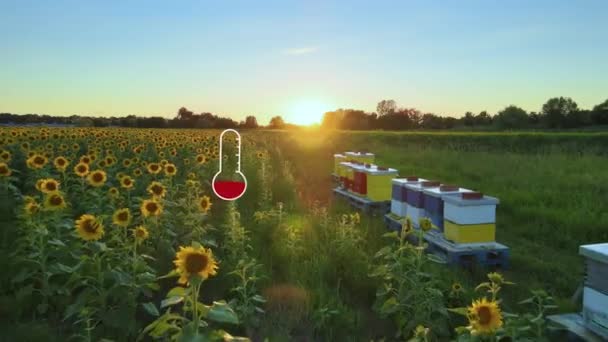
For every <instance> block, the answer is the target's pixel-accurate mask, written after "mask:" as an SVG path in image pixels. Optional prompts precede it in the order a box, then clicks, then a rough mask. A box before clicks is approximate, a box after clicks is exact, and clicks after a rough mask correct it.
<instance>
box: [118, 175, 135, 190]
mask: <svg viewBox="0 0 608 342" xmlns="http://www.w3.org/2000/svg"><path fill="white" fill-rule="evenodd" d="M134 184H135V181H134V180H133V178H131V177H130V176H123V177H122V178H120V186H121V187H123V188H124V189H132V188H133V185H134Z"/></svg>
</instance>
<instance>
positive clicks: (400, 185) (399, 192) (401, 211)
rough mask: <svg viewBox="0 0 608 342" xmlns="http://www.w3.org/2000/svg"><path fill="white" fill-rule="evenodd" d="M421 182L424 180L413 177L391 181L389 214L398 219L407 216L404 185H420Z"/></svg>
mask: <svg viewBox="0 0 608 342" xmlns="http://www.w3.org/2000/svg"><path fill="white" fill-rule="evenodd" d="M422 181H425V179H422V178H418V177H415V176H411V177H400V178H394V179H393V180H392V193H391V213H393V214H395V215H397V216H400V217H406V216H407V203H406V201H407V199H406V189H405V185H407V184H414V183H420V182H422Z"/></svg>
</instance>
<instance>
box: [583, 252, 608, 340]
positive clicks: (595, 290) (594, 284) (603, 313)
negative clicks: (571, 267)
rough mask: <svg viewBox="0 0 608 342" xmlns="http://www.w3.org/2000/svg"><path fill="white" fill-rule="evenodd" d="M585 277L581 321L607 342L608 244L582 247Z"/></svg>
mask: <svg viewBox="0 0 608 342" xmlns="http://www.w3.org/2000/svg"><path fill="white" fill-rule="evenodd" d="M579 253H580V254H581V255H583V256H584V257H585V263H586V272H585V273H586V276H585V287H584V289H583V319H584V321H585V324H586V326H587V328H589V330H591V331H593V332H595V333H596V334H598V335H600V336H602V337H603V338H605V339H607V340H608V243H599V244H593V245H583V246H580V248H579Z"/></svg>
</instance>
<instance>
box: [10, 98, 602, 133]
mask: <svg viewBox="0 0 608 342" xmlns="http://www.w3.org/2000/svg"><path fill="white" fill-rule="evenodd" d="M0 124H5V125H7V124H8V125H36V124H39V125H49V124H50V125H61V126H78V127H110V126H118V127H137V128H217V129H226V128H243V129H255V128H259V127H265V128H271V129H289V128H296V127H297V126H295V125H292V124H289V123H286V122H285V121H284V120H283V118H282V117H281V116H275V117H273V118H271V119H270V121H269V123H268V125H266V126H262V125H259V124H258V120H257V118H256V117H255V116H253V115H249V116H247V117H246V118H245V120H243V121H240V122H237V121H235V120H233V119H231V118H227V117H221V116H218V115H216V114H213V113H208V112H203V113H199V114H196V113H194V112H192V111H190V110H188V109H187V108H185V107H181V108H180V109H179V110H178V111H177V113H176V115H175V117H174V118H173V119H167V118H164V117H159V116H158V117H142V116H135V115H128V116H125V117H89V116H81V115H72V116H51V115H44V114H42V115H39V114H25V115H19V114H10V113H0ZM588 126H608V99H607V100H606V101H604V102H602V103H600V104H598V105H596V106H594V107H593V109H591V110H588V109H581V108H579V107H578V104H577V103H576V102H574V100H572V99H571V98H569V97H555V98H551V99H549V100H548V101H547V102H546V103H545V104H544V105H543V106H542V108H541V109H540V111H539V112H527V111H525V110H524V109H522V108H520V107H518V106H515V105H510V106H507V107H505V108H504V109H502V110H501V111H499V112H498V113H496V114H494V115H491V114H489V113H488V112H486V111H482V112H480V113H479V114H474V113H472V112H466V113H465V114H464V116H462V117H460V118H455V117H451V116H442V115H437V114H434V113H422V112H421V111H419V110H417V109H415V108H403V107H398V106H397V103H396V102H395V101H394V100H382V101H380V102H379V103H378V105H377V106H376V112H373V113H369V112H365V111H363V110H358V109H337V110H335V111H331V112H327V113H325V114H324V116H323V121H322V122H321V127H322V128H325V129H345V130H375V129H382V130H410V129H430V130H438V129H452V128H463V127H464V128H480V129H502V130H511V129H543V128H548V129H568V128H581V127H588Z"/></svg>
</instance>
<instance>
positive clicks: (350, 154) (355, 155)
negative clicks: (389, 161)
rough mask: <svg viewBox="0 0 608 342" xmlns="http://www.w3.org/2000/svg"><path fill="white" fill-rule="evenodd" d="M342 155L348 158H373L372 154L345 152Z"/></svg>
mask: <svg viewBox="0 0 608 342" xmlns="http://www.w3.org/2000/svg"><path fill="white" fill-rule="evenodd" d="M344 154H345V155H347V156H349V157H373V156H374V154H373V153H369V152H346V153H344Z"/></svg>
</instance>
